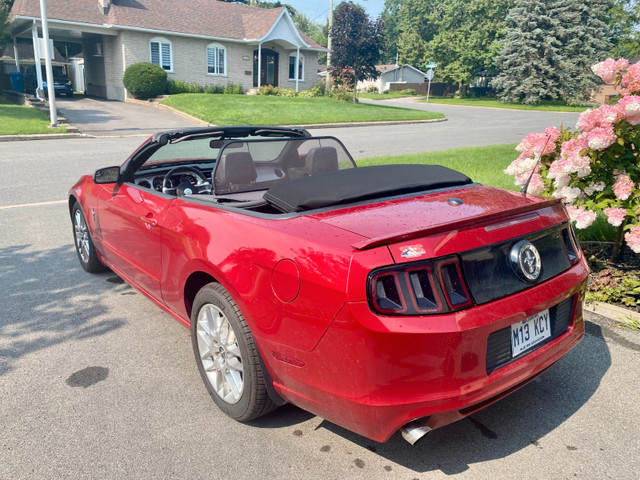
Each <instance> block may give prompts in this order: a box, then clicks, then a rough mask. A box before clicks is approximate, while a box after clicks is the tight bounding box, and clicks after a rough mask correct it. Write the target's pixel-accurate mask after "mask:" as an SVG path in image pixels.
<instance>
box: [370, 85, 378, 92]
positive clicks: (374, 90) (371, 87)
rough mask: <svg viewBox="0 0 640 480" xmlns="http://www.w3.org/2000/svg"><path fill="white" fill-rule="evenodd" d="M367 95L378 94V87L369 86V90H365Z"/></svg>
mask: <svg viewBox="0 0 640 480" xmlns="http://www.w3.org/2000/svg"><path fill="white" fill-rule="evenodd" d="M367 93H378V87H376V86H375V85H369V88H367Z"/></svg>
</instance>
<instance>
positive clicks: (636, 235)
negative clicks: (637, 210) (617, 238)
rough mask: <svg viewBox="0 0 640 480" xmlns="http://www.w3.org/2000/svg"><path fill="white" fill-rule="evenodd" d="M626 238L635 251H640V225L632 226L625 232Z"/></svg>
mask: <svg viewBox="0 0 640 480" xmlns="http://www.w3.org/2000/svg"><path fill="white" fill-rule="evenodd" d="M624 240H625V242H627V245H629V248H631V250H633V251H634V252H635V253H640V225H634V226H632V227H631V228H630V229H629V231H628V232H627V233H625V234H624Z"/></svg>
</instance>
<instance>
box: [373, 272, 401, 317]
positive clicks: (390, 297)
mask: <svg viewBox="0 0 640 480" xmlns="http://www.w3.org/2000/svg"><path fill="white" fill-rule="evenodd" d="M371 286H372V287H373V291H372V292H371V293H372V299H373V302H374V306H375V308H376V310H377V311H379V312H381V313H403V312H404V311H406V306H405V303H404V299H403V298H402V297H403V295H402V293H401V291H400V286H399V285H398V276H397V274H396V273H395V272H386V273H380V274H378V275H375V276H374V277H373V279H372V280H371Z"/></svg>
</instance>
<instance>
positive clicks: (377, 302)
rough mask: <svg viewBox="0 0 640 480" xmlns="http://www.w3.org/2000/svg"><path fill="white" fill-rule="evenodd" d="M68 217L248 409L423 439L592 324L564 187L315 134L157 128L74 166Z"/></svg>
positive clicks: (380, 436) (220, 400) (250, 414)
mask: <svg viewBox="0 0 640 480" xmlns="http://www.w3.org/2000/svg"><path fill="white" fill-rule="evenodd" d="M69 212H70V215H71V221H72V224H73V232H74V241H75V247H76V251H77V254H78V258H79V260H80V264H81V266H82V267H83V268H84V269H85V270H86V271H88V272H98V271H100V270H102V269H104V268H105V267H108V268H110V269H112V270H113V271H114V272H115V273H117V274H118V275H120V276H121V277H122V278H124V279H125V280H126V281H127V282H128V283H130V284H131V285H132V286H134V287H135V288H137V289H138V290H140V291H141V292H142V293H143V294H144V295H146V296H147V297H149V298H150V299H151V300H152V301H153V302H154V303H155V304H156V305H158V306H159V307H160V308H162V309H163V310H165V311H166V312H168V313H169V314H171V315H172V316H173V317H174V318H176V319H177V320H178V321H179V322H181V323H182V324H184V325H185V326H186V327H188V328H190V329H191V339H192V345H193V350H194V355H195V360H196V364H197V367H198V369H199V371H200V374H201V376H202V379H203V381H204V384H205V386H206V388H207V390H208V391H209V393H210V395H211V397H212V398H213V400H214V402H215V403H216V404H217V405H218V407H219V408H220V409H221V410H222V411H223V412H225V413H226V414H227V415H229V416H230V417H232V418H234V419H236V420H239V421H248V420H252V419H256V418H258V417H260V416H262V415H264V414H265V413H267V412H269V411H271V410H272V409H274V408H275V407H277V406H278V405H282V404H284V403H286V402H290V403H292V404H295V405H297V406H299V407H300V408H303V409H305V410H308V411H309V412H312V413H314V414H316V415H319V416H320V417H323V418H325V419H327V420H329V421H331V422H334V423H336V424H338V425H341V426H342V427H344V428H347V429H349V430H352V431H354V432H356V433H358V434H360V435H363V436H365V437H368V438H370V439H373V440H376V441H379V442H384V441H386V440H388V439H389V438H390V437H391V435H393V434H394V433H395V432H397V431H399V430H400V431H401V432H402V434H403V436H404V437H405V439H407V440H408V441H409V442H410V443H415V442H416V441H417V440H418V439H420V438H422V436H424V435H425V434H426V433H428V432H429V431H430V430H432V429H435V428H438V427H442V426H444V425H447V424H449V423H452V422H454V421H457V420H459V419H461V418H464V417H465V416H467V415H470V414H472V413H474V412H476V411H478V410H480V409H481V408H484V407H486V406H487V405H490V404H491V403H493V402H495V401H497V400H499V399H501V398H503V397H505V396H506V395H508V394H509V393H511V392H513V391H514V390H516V389H518V388H520V387H522V386H523V385H525V384H526V383H528V382H529V381H531V380H532V379H533V378H535V377H537V376H538V375H540V374H541V373H543V372H544V371H546V370H547V369H548V368H549V367H551V366H552V365H553V364H554V363H556V362H557V361H558V360H559V359H560V358H561V357H562V356H563V355H565V354H566V353H567V352H568V351H569V350H570V349H571V348H572V347H574V346H575V345H576V344H577V343H578V341H579V340H580V339H581V338H582V337H583V335H584V320H583V299H584V292H585V286H586V280H587V275H588V267H587V264H586V261H585V259H584V256H583V254H582V252H581V250H580V247H579V245H578V242H577V241H576V238H575V235H574V232H573V229H572V226H571V223H570V220H569V218H568V216H567V213H566V211H565V209H564V207H563V206H562V204H561V203H560V201H559V200H555V199H554V200H549V199H542V198H536V197H531V196H526V195H524V194H520V193H516V192H511V191H505V190H500V189H496V188H492V187H487V186H483V185H480V184H477V183H474V182H473V181H472V180H471V179H470V178H468V177H467V176H465V175H463V174H461V173H459V172H455V171H453V170H450V169H448V168H445V167H441V166H435V165H381V166H373V167H358V168H356V165H355V162H354V161H353V159H352V157H351V155H350V154H349V153H348V152H347V150H346V149H345V148H344V146H343V144H342V143H341V142H340V141H339V140H337V139H336V138H333V137H328V136H322V137H313V136H311V135H310V134H309V132H307V131H306V130H303V129H297V128H278V127H260V126H252V127H206V128H197V129H186V130H176V131H169V132H161V133H158V134H156V135H154V136H152V137H151V138H149V139H148V140H146V141H145V142H144V143H143V144H142V145H141V146H140V147H139V148H138V149H137V150H136V151H135V152H133V154H132V155H131V156H130V157H129V158H128V159H127V160H125V161H124V163H123V164H122V165H120V166H113V167H106V168H101V169H99V170H97V171H96V172H95V173H94V175H93V177H91V176H83V177H82V178H80V180H79V181H78V182H77V183H76V184H75V185H74V186H73V187H72V188H71V190H70V192H69ZM138 321H144V320H143V319H138Z"/></svg>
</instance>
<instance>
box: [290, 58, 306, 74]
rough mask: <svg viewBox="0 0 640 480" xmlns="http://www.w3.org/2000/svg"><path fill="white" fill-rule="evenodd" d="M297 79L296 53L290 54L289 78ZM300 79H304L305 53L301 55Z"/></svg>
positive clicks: (299, 65)
mask: <svg viewBox="0 0 640 480" xmlns="http://www.w3.org/2000/svg"><path fill="white" fill-rule="evenodd" d="M295 79H296V55H289V80H295ZM298 80H304V55H300V63H299V64H298Z"/></svg>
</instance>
